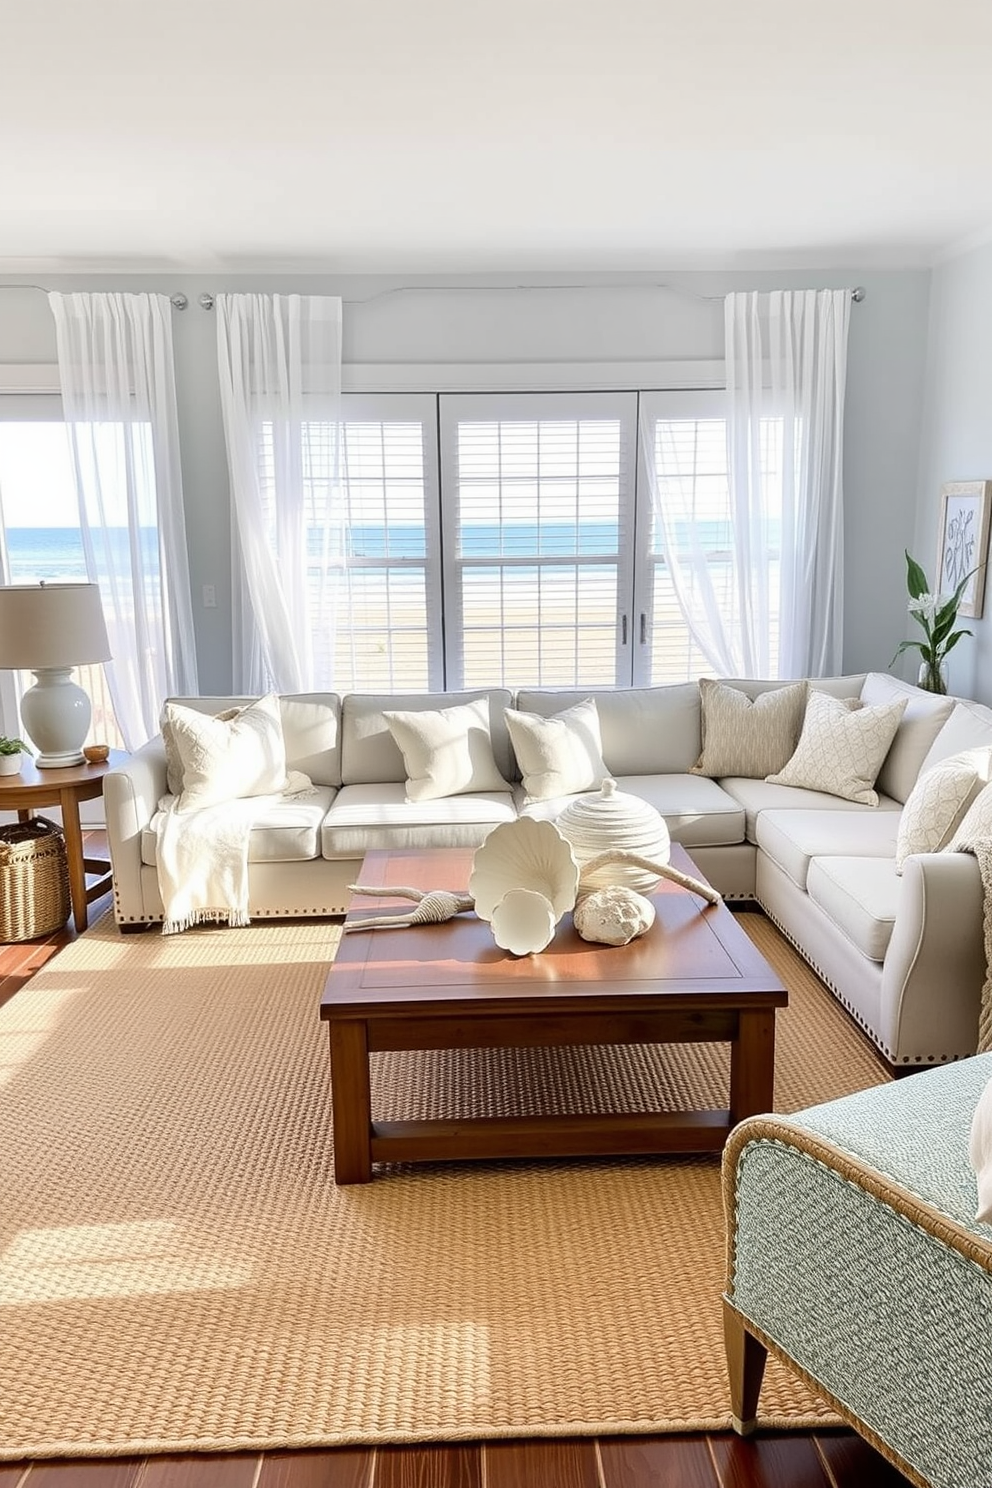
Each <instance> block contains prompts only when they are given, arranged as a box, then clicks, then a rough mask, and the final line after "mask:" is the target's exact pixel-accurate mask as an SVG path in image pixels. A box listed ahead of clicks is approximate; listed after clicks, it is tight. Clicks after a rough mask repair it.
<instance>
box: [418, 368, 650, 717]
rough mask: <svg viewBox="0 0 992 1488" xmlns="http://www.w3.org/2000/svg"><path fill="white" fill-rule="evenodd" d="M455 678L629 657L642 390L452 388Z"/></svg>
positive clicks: (448, 452)
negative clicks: (464, 391) (463, 391)
mask: <svg viewBox="0 0 992 1488" xmlns="http://www.w3.org/2000/svg"><path fill="white" fill-rule="evenodd" d="M440 406H441V489H442V510H443V523H444V576H445V634H446V645H445V657H446V675H447V686H448V687H449V688H459V687H482V686H487V685H499V684H502V685H504V686H507V687H524V686H568V685H582V686H586V685H588V686H590V687H592V686H601V687H602V686H606V687H609V686H613V685H615V684H616V683H617V682H618V681H621V682H622V681H626V680H628V678H627V675H626V674H627V672H628V670H629V662H628V661H627V657H628V656H629V635H625V633H624V632H625V628H626V627H625V617H628V618H629V610H630V606H629V602H628V601H629V598H630V571H631V569H630V565H631V540H632V517H633V509H634V507H633V480H634V459H633V449H634V439H635V433H636V406H637V404H636V396H635V395H633V394H623V393H621V394H595V393H573V394H569V395H567V396H564V395H555V394H531V395H528V394H521V395H512V396H506V395H500V394H485V395H477V396H471V397H470V396H460V395H450V396H443V397H442V398H441V400H440Z"/></svg>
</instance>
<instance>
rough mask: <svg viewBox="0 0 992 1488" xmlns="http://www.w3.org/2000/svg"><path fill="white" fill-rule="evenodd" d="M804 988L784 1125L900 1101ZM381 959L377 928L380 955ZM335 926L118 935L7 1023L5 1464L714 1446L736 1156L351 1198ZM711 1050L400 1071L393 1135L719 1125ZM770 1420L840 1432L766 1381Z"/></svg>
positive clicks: (810, 1406) (0, 1028) (385, 1086)
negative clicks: (520, 1116) (681, 1113)
mask: <svg viewBox="0 0 992 1488" xmlns="http://www.w3.org/2000/svg"><path fill="white" fill-rule="evenodd" d="M743 923H744V924H745V926H746V927H747V929H748V930H749V931H750V932H751V933H752V934H753V935H754V938H755V939H756V940H757V942H758V944H759V946H760V947H761V949H762V950H763V952H764V953H765V954H766V956H767V957H768V958H769V960H771V961H772V962H773V964H774V965H775V967H776V969H777V970H778V972H779V974H780V975H781V976H782V977H783V979H784V981H785V983H786V985H787V986H788V987H789V989H790V994H791V1002H790V1006H789V1008H788V1009H787V1010H786V1011H784V1012H782V1013H780V1014H779V1023H778V1030H779V1031H778V1064H777V1077H776V1105H777V1108H778V1109H779V1110H784V1111H788V1110H794V1109H797V1108H799V1107H801V1106H803V1105H808V1104H811V1103H814V1102H818V1101H822V1100H827V1099H831V1098H833V1097H835V1096H838V1095H841V1094H844V1093H846V1092H848V1091H852V1090H855V1089H860V1088H863V1087H865V1086H868V1085H871V1084H876V1083H878V1082H879V1081H880V1080H882V1079H885V1078H886V1073H885V1069H884V1066H883V1065H882V1064H881V1062H880V1061H879V1060H878V1059H877V1058H876V1057H875V1055H874V1054H873V1052H872V1051H871V1049H870V1047H869V1045H868V1044H867V1042H866V1041H865V1040H863V1039H862V1037H861V1035H860V1034H859V1033H858V1032H857V1031H856V1030H855V1028H854V1027H853V1025H852V1024H851V1023H850V1022H849V1021H848V1020H847V1018H846V1016H845V1014H844V1013H843V1012H842V1011H841V1009H840V1008H839V1007H838V1006H837V1005H836V1004H835V1003H834V1001H833V1000H832V998H831V997H830V996H829V994H828V993H827V992H825V991H824V989H823V988H822V987H821V986H820V984H819V983H818V982H817V980H816V978H815V977H814V976H813V975H812V974H811V973H810V972H809V971H808V970H807V969H806V968H805V966H804V965H803V964H802V963H801V962H800V961H799V959H798V958H797V957H796V956H795V955H794V954H793V952H792V951H791V949H790V948H789V947H788V946H787V945H786V944H785V942H784V941H783V940H782V939H781V938H780V937H779V936H778V934H777V932H776V931H775V930H774V929H773V928H772V927H771V926H770V925H769V924H768V923H767V922H766V921H765V920H763V919H762V918H761V917H760V916H758V915H748V916H745V917H744V921H743ZM383 933H386V932H383ZM336 935H337V931H336V930H335V929H334V928H332V927H330V926H327V925H321V924H314V923H292V924H275V925H271V926H265V925H258V926H252V927H250V928H248V929H244V930H227V929H223V930H219V929H206V930H199V931H193V932H190V933H187V934H185V935H181V936H174V937H171V938H169V939H165V940H163V939H162V938H161V937H160V936H159V935H158V934H157V933H154V932H153V933H150V934H148V935H144V936H135V937H127V938H125V937H122V936H121V935H119V934H118V932H117V930H116V929H115V928H114V926H113V925H112V924H111V923H109V922H107V921H105V922H103V923H102V924H100V925H98V926H97V927H95V928H94V929H93V930H91V931H90V932H89V933H88V934H87V935H85V936H83V937H82V938H81V939H80V940H79V941H77V942H76V943H75V944H73V945H72V946H70V947H68V948H67V949H66V950H64V951H63V952H62V953H61V954H60V955H59V956H58V957H57V958H56V959H55V960H54V961H53V962H52V963H51V964H50V966H49V967H48V968H47V969H45V970H43V971H41V972H40V973H39V974H38V975H37V976H36V977H34V979H33V980H32V981H31V982H30V983H29V984H28V985H27V986H26V987H25V988H24V989H22V990H21V991H20V992H19V993H18V994H17V995H16V997H14V998H13V999H12V1000H11V1001H10V1002H9V1003H8V1004H7V1005H6V1006H5V1007H4V1008H2V1009H0V1195H2V1202H0V1457H2V1458H6V1459H11V1458H18V1457H42V1456H58V1455H72V1456H76V1455H86V1454H94V1455H99V1456H106V1455H112V1454H117V1453H153V1452H167V1451H197V1450H202V1451H214V1450H234V1449H238V1448H243V1449H252V1450H262V1449H265V1448H277V1447H308V1446H317V1445H335V1444H346V1443H381V1442H405V1441H418V1440H419V1441H440V1440H454V1439H459V1438H463V1439H464V1438H467V1439H471V1438H493V1437H501V1436H555V1435H569V1436H578V1435H593V1434H597V1435H598V1434H605V1433H614V1432H665V1431H693V1430H697V1431H703V1430H706V1431H712V1430H720V1429H723V1428H726V1427H727V1426H728V1425H729V1422H730V1413H729V1403H728V1397H727V1388H726V1380H725V1372H724V1358H723V1342H722V1324H721V1308H720V1293H721V1289H722V1286H723V1268H724V1224H723V1213H722V1208H721V1197H720V1186H719V1163H718V1161H717V1160H716V1159H715V1158H712V1157H710V1158H705V1157H704V1158H698V1159H694V1158H681V1159H657V1160H655V1159H636V1160H629V1161H625V1160H599V1161H569V1162H518V1163H488V1164H468V1163H466V1164H460V1165H444V1164H438V1165H436V1166H429V1167H421V1166H413V1165H411V1166H409V1167H404V1168H401V1167H393V1168H385V1169H378V1170H377V1177H376V1179H375V1181H374V1182H373V1183H371V1184H369V1185H364V1186H358V1187H349V1188H345V1189H340V1190H339V1189H337V1188H336V1187H335V1185H334V1180H333V1177H332V1165H331V1121H330V1102H329V1091H328V1067H327V1066H328V1059H327V1049H326V1031H325V1029H324V1027H323V1025H321V1024H320V1023H319V1022H318V1018H317V1005H318V1000H319V996H320V992H321V990H322V987H323V983H324V978H325V974H326V968H327V963H328V960H329V958H330V956H331V954H332V951H333V947H334V944H335V940H336ZM726 1064H727V1061H726V1058H725V1054H724V1051H723V1049H721V1048H719V1047H707V1046H682V1047H681V1048H678V1049H675V1050H664V1049H661V1050H659V1049H656V1048H636V1049H619V1050H615V1051H605V1050H596V1049H581V1050H576V1051H572V1053H571V1054H568V1053H566V1052H563V1051H554V1050H542V1051H518V1053H517V1054H516V1055H514V1054H511V1053H507V1052H502V1053H498V1052H493V1053H491V1054H487V1055H483V1054H478V1053H474V1052H465V1053H462V1054H451V1055H444V1054H441V1055H436V1056H434V1055H430V1056H425V1055H413V1054H402V1055H400V1054H393V1055H382V1056H377V1058H376V1070H375V1099H376V1102H377V1113H379V1114H382V1115H384V1116H385V1115H389V1116H392V1117H394V1118H401V1117H404V1116H407V1117H409V1116H413V1115H424V1114H438V1115H441V1114H451V1113H452V1112H453V1111H454V1110H457V1109H461V1110H462V1111H466V1110H467V1111H472V1112H475V1111H483V1110H486V1111H495V1112H503V1111H507V1110H511V1109H514V1108H516V1109H520V1108H527V1107H530V1106H533V1105H535V1104H537V1103H538V1102H541V1103H542V1104H544V1103H550V1104H552V1105H554V1106H555V1107H556V1108H557V1109H563V1110H568V1109H571V1110H580V1109H585V1108H588V1107H589V1106H596V1105H603V1106H608V1107H611V1108H614V1109H619V1108H622V1107H624V1106H627V1107H633V1106H639V1105H642V1104H643V1105H645V1106H648V1107H650V1106H652V1105H657V1104H658V1102H659V1101H660V1102H664V1103H666V1104H669V1105H673V1104H675V1103H691V1104H693V1105H696V1104H704V1105H722V1104H724V1103H725V1099H726V1097H725V1094H724V1093H723V1092H725V1090H726V1078H727V1068H726ZM762 1405H763V1410H764V1416H763V1420H764V1422H765V1424H767V1425H770V1426H777V1427H790V1426H795V1427H803V1426H806V1427H809V1426H814V1425H818V1424H823V1423H824V1422H827V1421H830V1420H831V1419H832V1418H831V1417H830V1416H829V1415H828V1414H827V1413H826V1411H825V1410H823V1409H822V1407H820V1406H819V1405H818V1404H817V1402H816V1401H815V1399H814V1398H813V1397H812V1396H811V1395H809V1394H808V1393H807V1391H806V1390H805V1388H804V1387H803V1386H802V1385H801V1384H799V1383H798V1382H797V1381H794V1380H793V1379H792V1378H791V1376H789V1375H788V1374H787V1373H786V1372H785V1371H784V1370H781V1369H780V1368H779V1367H778V1366H776V1365H774V1364H772V1363H770V1364H769V1370H768V1376H767V1380H766V1384H765V1388H764V1390H763V1393H762Z"/></svg>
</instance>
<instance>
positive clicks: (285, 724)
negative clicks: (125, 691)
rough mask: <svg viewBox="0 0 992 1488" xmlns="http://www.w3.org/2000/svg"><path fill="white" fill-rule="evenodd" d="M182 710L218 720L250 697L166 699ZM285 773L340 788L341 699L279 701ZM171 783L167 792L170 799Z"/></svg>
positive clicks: (313, 695) (320, 696) (299, 696)
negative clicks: (298, 772)
mask: <svg viewBox="0 0 992 1488" xmlns="http://www.w3.org/2000/svg"><path fill="white" fill-rule="evenodd" d="M167 701H168V702H170V703H181V704H182V706H183V707H184V708H195V709H196V711H197V712H198V713H209V714H210V715H211V716H213V717H218V716H219V715H221V714H223V713H230V712H231V711H232V710H237V709H238V708H243V707H246V706H247V704H248V703H250V702H252V701H253V699H252V698H250V697H241V698H238V697H191V698H184V697H180V698H169V699H167ZM279 712H280V715H281V718H282V737H283V743H284V744H285V747H286V768H287V770H301V771H302V772H303V774H304V775H309V777H310V779H311V780H312V781H313V783H314V785H335V786H336V785H340V784H341V699H340V698H339V697H338V695H337V693H336V692H291V693H282V694H280V697H279ZM174 783H175V782H174V781H173V780H172V779H170V782H169V789H170V790H172V793H173V795H176V794H178V792H177V791H175V790H173V785H174Z"/></svg>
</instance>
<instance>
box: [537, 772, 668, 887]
mask: <svg viewBox="0 0 992 1488" xmlns="http://www.w3.org/2000/svg"><path fill="white" fill-rule="evenodd" d="M555 825H556V826H557V828H558V830H559V832H560V833H561V835H562V836H563V837H564V838H565V841H566V842H568V843H570V844H571V848H572V853H573V854H574V856H575V860H576V862H577V863H578V865H579V873H580V875H581V876H580V880H579V892H580V893H583V894H588V893H589V892H590V891H591V890H593V889H602V888H606V887H607V886H608V885H609V884H625V885H626V886H627V887H628V888H631V889H637V890H638V891H639V892H641V893H646V892H648V891H650V890H651V889H653V888H655V887H656V885H657V883H658V879H659V875H658V874H657V873H649V872H648V871H647V870H646V869H645V868H642V867H638V866H637V865H635V864H633V863H609V864H606V865H605V866H604V867H602V868H597V869H596V870H595V871H594V872H592V873H590V874H589V876H588V878H587V877H586V876H585V875H584V874H583V873H582V865H583V863H587V862H588V861H589V859H590V858H594V857H596V856H597V854H599V853H603V852H608V851H609V850H610V849H611V848H619V849H620V850H621V851H623V852H630V853H636V854H637V856H638V857H641V858H648V859H650V860H651V861H652V862H654V863H667V862H668V859H669V857H670V856H671V838H670V837H669V835H668V827H667V825H666V822H665V818H664V817H663V816H662V814H661V812H660V811H658V810H657V809H656V808H655V807H654V806H651V805H650V804H649V803H648V802H647V801H642V800H641V798H640V796H632V795H630V794H628V792H627V791H621V790H617V783H616V781H615V780H610V779H609V778H607V779H606V780H604V781H603V784H602V786H601V788H600V791H599V794H598V795H588V796H579V797H577V798H576V800H574V801H571V802H570V803H569V804H568V805H567V806H566V807H565V809H564V811H563V812H562V813H561V815H560V816H559V817H558V818H557V820H556V822H555Z"/></svg>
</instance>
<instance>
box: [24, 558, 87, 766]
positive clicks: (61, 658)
mask: <svg viewBox="0 0 992 1488" xmlns="http://www.w3.org/2000/svg"><path fill="white" fill-rule="evenodd" d="M110 654H111V653H110V643H109V641H108V640H107V627H106V624H105V623H104V618H103V605H102V604H101V601H100V589H99V586H98V585H96V584H3V585H0V667H3V668H4V669H10V670H11V671H21V670H27V671H31V672H34V675H35V679H36V680H35V683H34V686H33V687H29V688H28V690H27V692H26V693H25V694H24V696H23V698H22V699H21V719H22V721H23V723H24V728H25V731H26V733H27V734H28V737H29V738H30V739H31V742H32V743H33V744H34V746H35V748H36V749H37V750H38V757H37V759H36V760H35V764H36V765H37V766H38V767H39V769H61V768H64V767H65V766H67V765H78V764H80V763H81V762H82V759H83V752H82V745H83V743H84V741H85V739H86V734H87V731H88V730H89V726H90V718H91V716H92V709H91V707H90V700H89V698H88V697H87V696H86V693H85V692H84V691H83V689H82V688H81V687H80V686H79V685H78V684H77V683H75V682H74V681H73V680H72V676H71V673H72V669H73V667H76V666H83V665H85V664H86V663H88V662H94V661H109V660H110Z"/></svg>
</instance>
